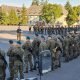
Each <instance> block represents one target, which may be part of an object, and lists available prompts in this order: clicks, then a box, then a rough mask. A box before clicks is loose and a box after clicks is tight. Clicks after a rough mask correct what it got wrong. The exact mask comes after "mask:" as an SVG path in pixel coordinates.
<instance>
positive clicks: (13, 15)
mask: <svg viewBox="0 0 80 80" xmlns="http://www.w3.org/2000/svg"><path fill="white" fill-rule="evenodd" d="M18 23H19V19H18V16H17V14H16V12H15V10H14V9H11V10H10V13H9V24H10V25H17V24H18Z"/></svg>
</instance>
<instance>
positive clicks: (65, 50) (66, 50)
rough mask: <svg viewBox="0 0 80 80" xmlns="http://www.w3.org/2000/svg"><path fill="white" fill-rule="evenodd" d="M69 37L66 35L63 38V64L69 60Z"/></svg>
mask: <svg viewBox="0 0 80 80" xmlns="http://www.w3.org/2000/svg"><path fill="white" fill-rule="evenodd" d="M69 40H70V39H69V35H67V36H66V37H65V38H64V41H63V53H64V57H65V62H68V61H69V58H70V55H69V43H70V41H69Z"/></svg>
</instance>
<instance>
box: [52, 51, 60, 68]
mask: <svg viewBox="0 0 80 80" xmlns="http://www.w3.org/2000/svg"><path fill="white" fill-rule="evenodd" d="M60 54H61V52H60V51H57V52H55V53H54V52H53V53H52V69H54V68H55V67H56V66H57V67H59V66H61V63H60Z"/></svg>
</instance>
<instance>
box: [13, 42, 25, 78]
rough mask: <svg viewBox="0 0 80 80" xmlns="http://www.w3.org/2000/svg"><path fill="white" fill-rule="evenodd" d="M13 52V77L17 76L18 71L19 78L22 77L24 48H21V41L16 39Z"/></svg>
mask: <svg viewBox="0 0 80 80" xmlns="http://www.w3.org/2000/svg"><path fill="white" fill-rule="evenodd" d="M13 53H14V58H15V60H14V79H16V78H18V72H19V73H20V79H23V78H24V76H23V55H24V50H23V49H22V48H21V42H20V41H17V44H16V48H15V49H14V50H13Z"/></svg>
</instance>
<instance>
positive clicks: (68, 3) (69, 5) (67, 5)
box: [65, 1, 72, 11]
mask: <svg viewBox="0 0 80 80" xmlns="http://www.w3.org/2000/svg"><path fill="white" fill-rule="evenodd" d="M71 8H72V6H71V4H70V2H69V1H67V3H66V5H65V9H66V10H67V11H69V10H71Z"/></svg>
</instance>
